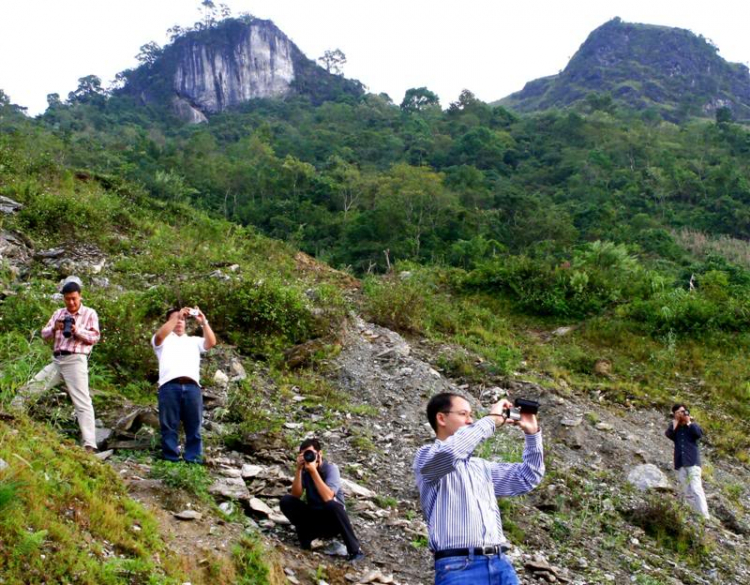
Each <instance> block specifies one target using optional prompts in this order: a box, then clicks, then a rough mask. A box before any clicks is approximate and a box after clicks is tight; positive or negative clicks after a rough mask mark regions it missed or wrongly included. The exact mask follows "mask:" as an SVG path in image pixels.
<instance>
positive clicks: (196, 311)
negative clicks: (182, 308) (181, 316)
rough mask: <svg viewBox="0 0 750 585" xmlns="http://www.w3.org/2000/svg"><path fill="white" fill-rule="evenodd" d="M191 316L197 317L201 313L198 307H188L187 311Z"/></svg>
mask: <svg viewBox="0 0 750 585" xmlns="http://www.w3.org/2000/svg"><path fill="white" fill-rule="evenodd" d="M188 314H189V315H190V316H191V317H197V316H198V315H200V314H201V312H200V311H199V310H198V309H190V313H188Z"/></svg>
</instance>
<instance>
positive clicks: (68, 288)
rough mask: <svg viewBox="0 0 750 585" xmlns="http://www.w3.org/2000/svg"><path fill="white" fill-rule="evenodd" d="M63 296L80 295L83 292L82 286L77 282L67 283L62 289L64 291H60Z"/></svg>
mask: <svg viewBox="0 0 750 585" xmlns="http://www.w3.org/2000/svg"><path fill="white" fill-rule="evenodd" d="M60 292H62V294H64V295H67V294H70V293H74V292H77V293H80V292H81V285H80V284H78V283H77V282H72V281H71V282H66V283H65V285H64V286H63V287H62V290H61V291H60Z"/></svg>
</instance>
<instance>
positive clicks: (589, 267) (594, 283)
mask: <svg viewBox="0 0 750 585" xmlns="http://www.w3.org/2000/svg"><path fill="white" fill-rule="evenodd" d="M465 286H466V287H467V288H474V289H481V290H487V291H491V292H503V293H505V294H507V295H509V296H510V297H511V298H512V299H513V300H514V301H515V302H516V304H517V305H518V306H519V307H520V308H521V309H523V310H524V311H526V312H528V313H532V314H537V315H550V316H556V317H576V318H581V317H585V316H587V315H592V314H594V315H595V314H601V313H603V312H604V311H605V310H607V309H609V308H611V307H613V306H616V305H618V304H622V303H625V302H627V301H629V300H630V299H634V298H635V299H638V298H648V297H650V296H651V295H652V294H653V292H654V290H657V289H659V288H660V287H661V286H663V279H662V278H661V277H659V276H658V275H656V274H655V273H652V272H650V271H648V270H645V269H644V268H643V267H642V266H641V264H640V262H639V261H638V260H637V259H636V258H635V257H634V256H631V255H630V254H629V253H628V249H627V248H626V247H625V246H623V245H616V244H613V243H611V242H598V241H597V242H593V243H590V244H586V245H584V246H583V247H582V248H580V249H579V250H577V251H576V252H575V254H574V255H573V260H572V262H570V261H567V262H560V261H558V260H556V259H554V258H541V259H539V258H531V257H528V256H506V257H503V258H498V259H495V260H492V261H489V262H485V263H482V264H480V265H479V266H478V267H477V268H476V269H475V270H473V271H472V272H471V273H470V274H469V275H468V277H467V278H466V280H465Z"/></svg>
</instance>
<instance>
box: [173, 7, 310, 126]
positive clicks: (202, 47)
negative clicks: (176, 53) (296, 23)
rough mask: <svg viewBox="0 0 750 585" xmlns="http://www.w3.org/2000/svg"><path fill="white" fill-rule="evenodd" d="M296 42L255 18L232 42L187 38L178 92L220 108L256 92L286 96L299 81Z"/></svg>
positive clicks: (203, 106) (178, 74)
mask: <svg viewBox="0 0 750 585" xmlns="http://www.w3.org/2000/svg"><path fill="white" fill-rule="evenodd" d="M294 48H295V47H294V45H293V43H292V42H291V41H290V40H289V39H288V38H287V37H286V35H284V34H283V33H282V32H281V31H279V30H278V29H277V28H276V27H275V26H269V25H268V24H266V23H265V22H263V21H254V22H253V23H252V24H250V25H249V26H247V27H245V28H244V29H242V30H241V31H240V32H239V35H238V36H237V38H235V39H233V42H232V43H230V44H226V45H218V46H216V45H212V44H207V43H205V42H203V41H202V39H200V38H189V39H186V42H185V44H184V46H183V47H182V50H181V51H180V59H179V61H178V62H177V69H176V71H175V74H174V89H175V91H176V92H177V95H179V96H181V97H183V98H185V99H187V100H188V101H189V102H191V103H194V104H200V106H201V110H203V111H206V112H209V113H216V112H221V111H222V110H224V109H226V108H227V107H229V106H233V105H237V104H240V103H242V102H245V101H247V100H250V99H253V98H266V97H283V96H285V95H286V94H287V93H289V91H290V87H291V83H292V81H294Z"/></svg>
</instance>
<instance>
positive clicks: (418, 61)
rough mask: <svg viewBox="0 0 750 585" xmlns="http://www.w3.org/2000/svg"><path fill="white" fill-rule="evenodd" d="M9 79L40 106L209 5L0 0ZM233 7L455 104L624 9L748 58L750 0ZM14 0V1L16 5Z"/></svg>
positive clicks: (376, 76)
mask: <svg viewBox="0 0 750 585" xmlns="http://www.w3.org/2000/svg"><path fill="white" fill-rule="evenodd" d="M2 1H3V3H4V4H6V6H5V8H6V9H5V10H3V16H2V18H0V89H3V90H4V91H5V93H6V94H8V95H9V96H10V97H11V100H12V101H13V102H14V103H16V104H19V105H21V106H26V107H28V108H29V113H30V114H38V113H41V112H42V111H44V109H45V108H46V104H47V102H46V96H47V94H49V93H59V94H60V96H61V97H62V98H63V99H64V98H66V97H67V95H68V92H69V91H72V90H74V89H75V88H76V87H77V85H78V81H77V80H78V78H79V77H83V76H85V75H91V74H93V75H98V76H99V77H100V78H101V79H102V81H103V83H104V85H105V86H106V85H108V84H109V83H110V82H111V81H112V79H114V76H115V74H116V73H117V72H119V71H122V70H124V69H126V68H130V67H134V66H135V65H136V64H137V62H136V60H135V55H136V54H137V53H138V49H139V47H140V46H141V45H143V44H145V43H147V42H149V41H156V42H157V43H159V44H160V45H164V44H166V43H167V41H168V38H167V35H166V30H167V29H168V28H169V27H171V26H173V25H175V24H179V25H181V26H189V25H191V24H193V23H194V22H195V21H196V20H198V18H199V16H200V12H199V6H200V2H199V0H16V1H11V0H2ZM225 3H226V4H227V5H228V6H229V7H230V8H231V9H232V11H233V13H234V14H239V13H242V12H249V13H251V14H253V15H254V16H257V17H260V18H267V19H270V20H273V21H274V22H275V23H276V25H277V26H278V27H279V28H280V29H281V30H282V31H284V32H285V33H286V34H287V36H289V37H290V38H291V39H292V41H294V42H295V43H296V44H297V46H298V47H299V48H300V49H301V50H302V52H303V53H305V54H306V55H307V56H308V57H310V58H312V59H315V58H317V57H319V56H320V55H322V54H323V51H325V50H326V49H334V48H339V49H341V50H342V51H344V53H345V54H346V57H347V60H348V62H347V64H346V66H345V69H344V73H345V75H346V76H347V77H354V78H356V79H359V80H360V81H361V82H363V83H364V84H365V85H366V86H367V88H368V89H369V91H371V92H374V93H381V92H385V93H387V94H388V95H390V96H391V98H392V99H393V100H394V101H395V102H396V103H400V102H401V99H402V98H403V95H404V92H405V91H406V90H407V89H409V88H411V87H421V86H426V87H428V88H429V89H431V90H432V91H434V92H436V93H437V94H438V95H439V96H440V99H441V103H442V105H443V106H444V107H446V106H447V105H448V104H449V103H450V102H451V101H454V100H455V99H456V98H457V97H458V94H459V93H460V92H461V90H462V89H465V88H466V89H470V90H471V91H473V92H474V93H475V94H476V95H477V97H479V98H480V99H482V100H485V101H488V102H489V101H494V100H496V99H499V98H501V97H504V96H506V95H508V94H509V93H512V92H514V91H518V90H520V89H521V88H522V87H523V86H524V84H525V83H526V82H527V81H530V80H532V79H536V78H538V77H542V76H545V75H552V74H554V73H557V72H558V71H560V70H561V69H563V68H564V67H565V65H566V64H567V62H568V59H569V58H570V57H571V56H572V55H573V54H574V53H575V51H576V50H577V49H578V47H580V45H581V44H582V43H583V42H584V41H585V40H586V37H587V35H588V34H589V33H590V32H591V31H592V30H593V29H594V28H596V27H597V26H599V25H601V24H603V23H604V22H606V21H607V20H609V19H611V18H613V17H615V16H619V17H620V18H622V19H623V20H625V21H627V22H642V23H647V24H660V25H667V26H675V27H679V28H686V29H689V30H692V31H693V32H694V33H696V34H702V35H703V36H704V37H706V38H708V39H710V40H712V41H713V42H714V44H715V45H717V46H718V47H719V51H720V55H721V56H722V57H724V58H725V59H727V60H729V61H733V62H740V63H747V62H748V61H750V34H748V30H747V28H748V24H749V23H750V2H743V1H741V0H733V1H732V2H730V1H729V0H713V1H711V2H706V1H705V0H701V1H694V0H679V1H676V0H581V1H573V0H570V1H567V2H566V1H564V0H547V1H541V0H524V1H522V2H514V1H510V0H505V1H503V0H461V1H459V2H457V1H454V0H442V1H441V0H377V1H373V0H368V1H364V0H225ZM10 4H12V5H13V8H12V9H10V8H9V6H10ZM218 4H219V0H217V5H218Z"/></svg>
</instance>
